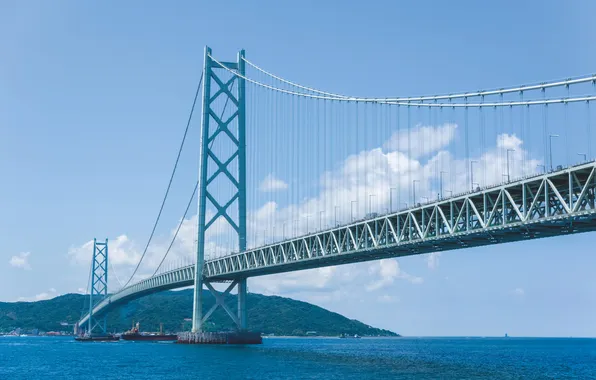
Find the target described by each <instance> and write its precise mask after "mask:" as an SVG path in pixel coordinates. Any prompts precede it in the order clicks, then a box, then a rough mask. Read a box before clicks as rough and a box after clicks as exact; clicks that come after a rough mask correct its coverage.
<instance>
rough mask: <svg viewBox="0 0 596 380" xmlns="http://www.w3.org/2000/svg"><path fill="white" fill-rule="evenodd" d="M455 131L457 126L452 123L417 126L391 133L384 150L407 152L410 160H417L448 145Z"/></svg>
mask: <svg viewBox="0 0 596 380" xmlns="http://www.w3.org/2000/svg"><path fill="white" fill-rule="evenodd" d="M456 129H457V124H453V123H445V124H442V125H438V126H429V125H417V126H416V127H414V128H411V129H403V130H401V131H397V132H395V133H393V135H391V137H390V138H389V140H388V141H387V142H386V143H385V145H384V148H385V149H387V150H390V151H400V152H408V151H409V152H410V157H411V158H419V157H422V156H426V155H429V154H431V153H434V152H436V151H438V150H439V149H442V148H444V147H446V146H447V145H449V143H451V141H453V139H454V138H455V131H456ZM408 143H409V145H408Z"/></svg>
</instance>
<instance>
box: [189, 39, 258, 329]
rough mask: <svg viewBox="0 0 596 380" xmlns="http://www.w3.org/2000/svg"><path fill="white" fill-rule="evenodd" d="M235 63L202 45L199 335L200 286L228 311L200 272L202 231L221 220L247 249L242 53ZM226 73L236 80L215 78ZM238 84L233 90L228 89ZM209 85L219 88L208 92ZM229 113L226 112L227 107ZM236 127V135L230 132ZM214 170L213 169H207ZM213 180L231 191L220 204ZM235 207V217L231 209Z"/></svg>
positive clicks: (241, 302)
mask: <svg viewBox="0 0 596 380" xmlns="http://www.w3.org/2000/svg"><path fill="white" fill-rule="evenodd" d="M237 58H238V61H237V62H215V61H214V60H213V59H212V58H211V49H210V48H209V47H205V61H204V69H203V77H204V86H203V118H202V123H201V148H200V149H201V153H200V156H199V157H200V163H199V165H200V173H199V195H198V236H197V266H196V268H195V275H194V285H195V292H194V299H193V319H192V330H193V332H197V331H201V330H202V326H203V322H204V321H205V320H206V318H207V317H208V316H209V315H210V314H211V312H209V313H207V314H206V316H204V314H203V306H202V303H203V284H205V285H206V286H207V287H208V288H209V290H210V291H211V293H213V294H214V296H215V298H216V300H218V303H217V304H216V305H220V306H222V307H223V308H224V309H226V310H228V309H227V306H226V305H225V304H224V303H220V302H219V301H220V300H221V298H219V294H218V292H216V291H215V290H214V289H213V288H212V287H211V285H210V284H209V282H208V281H206V279H205V278H204V273H203V272H202V268H203V262H204V259H205V233H206V231H207V230H208V229H209V228H210V227H211V226H212V225H213V223H214V222H215V221H217V220H218V219H219V218H220V217H221V218H224V219H225V220H226V221H227V223H228V224H229V225H230V226H231V227H232V229H233V230H234V231H235V232H236V233H237V235H238V247H239V249H240V250H244V249H246V142H245V127H246V120H245V83H244V79H242V76H243V75H244V73H245V72H244V68H245V66H244V60H243V58H244V50H242V51H240V52H239V53H238V57H237ZM218 69H219V71H220V72H221V71H223V74H227V71H226V70H232V71H233V72H236V73H238V74H240V76H237V75H232V76H231V77H230V78H229V79H225V77H224V76H221V75H218V72H216V70H218ZM235 82H238V85H237V86H236V89H235V90H233V85H234V83H235ZM212 84H214V85H217V87H218V89H217V91H215V92H214V93H213V92H212V89H211V86H212ZM221 98H223V99H225V105H224V108H223V110H222V111H221V113H220V114H218V111H219V110H216V108H215V107H214V106H215V104H214V103H215V102H216V101H217V100H218V99H221ZM228 104H229V107H230V109H229V110H228V113H226V108H227V105H228ZM232 125H236V126H237V128H236V131H235V132H234V131H233V129H232V128H231V126H232ZM217 142H223V143H224V144H227V145H228V146H230V147H231V148H232V152H231V154H230V155H229V157H221V156H220V155H219V154H222V153H219V154H218V152H217V150H215V149H213V145H214V143H217ZM233 162H236V163H237V170H236V171H235V172H234V171H233V170H230V167H231V164H232V163H233ZM211 169H213V170H211ZM218 179H224V180H225V181H227V182H228V183H229V186H230V187H231V188H232V189H233V193H232V195H231V196H230V197H229V198H228V199H226V200H224V201H222V200H221V199H219V200H218V194H216V193H215V192H213V191H211V190H210V185H211V184H213V183H214V181H217V180H218ZM208 202H209V203H210V204H211V205H212V206H213V208H214V209H215V215H213V216H212V217H211V218H210V219H209V220H206V210H207V203H208ZM233 205H236V206H237V216H236V217H234V213H233V212H231V210H230V208H231V207H234V206H233ZM237 285H238V317H237V318H233V319H234V322H235V323H236V325H237V327H238V329H240V330H243V329H246V320H247V319H246V305H245V302H246V278H244V279H241V280H239V281H238V282H237Z"/></svg>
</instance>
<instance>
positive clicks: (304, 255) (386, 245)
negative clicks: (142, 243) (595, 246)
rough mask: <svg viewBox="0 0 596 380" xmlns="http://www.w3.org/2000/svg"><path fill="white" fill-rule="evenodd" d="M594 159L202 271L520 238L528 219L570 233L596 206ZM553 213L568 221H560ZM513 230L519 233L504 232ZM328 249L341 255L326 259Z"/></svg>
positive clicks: (240, 271) (235, 271)
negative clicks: (452, 243)
mask: <svg viewBox="0 0 596 380" xmlns="http://www.w3.org/2000/svg"><path fill="white" fill-rule="evenodd" d="M595 167H596V165H595V164H594V163H589V164H584V165H579V166H575V167H571V168H567V169H564V170H560V171H556V172H551V173H548V174H544V175H537V176H533V177H529V178H525V179H523V180H520V181H516V182H511V183H508V184H504V185H500V186H495V187H492V188H486V189H482V190H480V191H477V192H473V193H468V194H463V195H460V196H456V197H453V198H450V199H445V200H439V201H436V202H432V203H428V204H425V205H420V206H418V207H416V208H412V209H409V210H404V211H400V212H397V213H392V214H388V215H384V216H379V217H376V218H374V219H370V220H362V221H358V222H355V223H351V224H349V225H345V226H340V227H335V228H333V229H330V230H326V231H321V232H317V233H313V234H309V235H306V236H302V237H298V238H295V239H289V240H285V241H282V242H279V243H276V244H271V245H267V246H263V247H259V248H255V249H251V250H247V251H245V252H240V253H234V254H231V255H229V256H226V257H222V258H218V259H213V260H209V261H207V262H206V263H205V269H204V273H205V276H206V278H213V279H233V278H234V277H235V276H240V275H244V276H251V275H259V274H268V273H277V272H285V271H291V270H299V269H300V268H302V267H303V266H302V265H300V264H301V263H303V262H306V261H315V260H321V264H322V265H323V262H328V261H333V262H356V261H366V260H369V259H371V260H372V259H374V258H375V256H374V255H371V254H374V253H375V251H379V252H380V251H384V252H386V251H392V252H393V253H394V256H402V255H409V254H416V253H425V252H432V251H433V250H444V248H446V247H443V246H442V244H443V243H446V242H448V241H459V242H460V243H459V245H460V247H463V246H466V247H467V246H475V245H485V244H494V243H500V242H507V241H515V240H521V238H526V237H525V236H526V235H527V234H528V232H527V231H528V226H531V225H534V224H545V225H548V226H550V228H557V229H559V234H565V233H571V232H573V229H572V228H570V227H569V226H570V223H573V222H574V221H580V220H581V219H582V217H585V216H586V215H593V214H594V213H596V210H595V208H594V194H595V192H596V186H595V181H594V179H595V178H594V177H595V175H594V171H595ZM559 221H565V222H566V223H562V224H561V223H559V224H558V223H557V222H559ZM590 227H594V229H596V224H594V225H592V224H591V222H590ZM568 230H569V232H567V231H568ZM499 231H506V232H507V235H508V236H507V237H506V238H502V237H500V238H496V237H495V236H500V235H501V234H499ZM515 234H517V235H518V236H517V237H516V236H509V235H515ZM535 235H536V236H534V235H531V236H527V238H537V237H541V236H539V235H540V231H537V233H536V234H535ZM464 241H465V242H464ZM429 245H430V246H431V247H432V249H431V250H429V249H428V246H429ZM448 249H452V248H448ZM286 252H296V253H297V254H289V255H288V254H285V253H286ZM333 256H343V258H342V259H341V260H339V259H334V260H324V259H330V258H331V257H333ZM255 257H258V258H259V259H258V260H255V259H254V258H255ZM251 258H252V259H251ZM228 260H229V261H230V262H231V261H233V262H235V263H237V265H235V266H234V267H233V268H232V267H230V269H229V270H226V269H222V268H225V267H222V266H220V265H219V263H220V262H226V261H228ZM308 266H309V267H314V266H317V265H316V264H308ZM269 268H270V269H269Z"/></svg>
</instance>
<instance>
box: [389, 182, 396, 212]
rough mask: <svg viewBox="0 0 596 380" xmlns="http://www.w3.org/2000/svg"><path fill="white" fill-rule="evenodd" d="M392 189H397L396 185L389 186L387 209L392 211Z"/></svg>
mask: <svg viewBox="0 0 596 380" xmlns="http://www.w3.org/2000/svg"><path fill="white" fill-rule="evenodd" d="M393 190H395V191H397V188H396V187H391V188H389V211H390V212H393Z"/></svg>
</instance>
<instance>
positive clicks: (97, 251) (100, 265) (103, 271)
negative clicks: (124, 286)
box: [87, 239, 108, 335]
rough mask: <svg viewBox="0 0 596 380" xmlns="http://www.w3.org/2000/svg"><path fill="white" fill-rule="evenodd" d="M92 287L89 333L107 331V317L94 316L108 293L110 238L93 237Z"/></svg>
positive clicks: (104, 332)
mask: <svg viewBox="0 0 596 380" xmlns="http://www.w3.org/2000/svg"><path fill="white" fill-rule="evenodd" d="M90 286H91V289H90V291H89V323H88V325H87V333H88V334H89V335H91V334H92V333H93V331H96V330H99V331H100V332H101V334H106V333H107V326H106V317H105V316H104V317H103V318H101V319H97V318H95V317H94V316H93V308H94V307H95V305H97V304H98V303H99V302H101V301H102V300H103V299H104V298H105V297H106V296H107V295H108V239H106V241H105V243H101V242H98V241H97V239H93V259H92V261H91V283H90Z"/></svg>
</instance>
